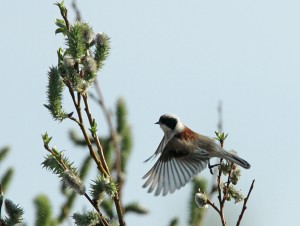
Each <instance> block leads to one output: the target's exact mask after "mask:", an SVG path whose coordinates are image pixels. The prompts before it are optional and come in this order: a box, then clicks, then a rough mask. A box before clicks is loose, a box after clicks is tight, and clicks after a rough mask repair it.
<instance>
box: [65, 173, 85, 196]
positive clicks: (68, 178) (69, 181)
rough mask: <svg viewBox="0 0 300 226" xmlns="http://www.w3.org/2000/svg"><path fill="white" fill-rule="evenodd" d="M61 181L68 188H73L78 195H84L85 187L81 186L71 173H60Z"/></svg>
mask: <svg viewBox="0 0 300 226" xmlns="http://www.w3.org/2000/svg"><path fill="white" fill-rule="evenodd" d="M61 176H62V180H63V182H64V183H65V185H67V186H68V187H70V188H73V189H74V190H75V191H76V192H77V193H78V194H80V195H84V194H85V191H86V189H85V186H84V185H83V183H82V181H81V180H80V178H79V177H78V176H77V175H75V174H74V173H73V172H72V171H70V170H66V171H64V172H63V173H62V175H61Z"/></svg>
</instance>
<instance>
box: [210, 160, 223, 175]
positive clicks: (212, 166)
mask: <svg viewBox="0 0 300 226" xmlns="http://www.w3.org/2000/svg"><path fill="white" fill-rule="evenodd" d="M220 165H221V164H220V163H218V164H214V165H210V161H209V162H208V168H209V172H210V173H211V175H214V173H213V171H212V169H213V168H214V167H216V166H220Z"/></svg>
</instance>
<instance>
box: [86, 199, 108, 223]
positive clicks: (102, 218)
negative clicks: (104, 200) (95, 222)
mask: <svg viewBox="0 0 300 226" xmlns="http://www.w3.org/2000/svg"><path fill="white" fill-rule="evenodd" d="M84 196H85V197H86V198H87V200H89V202H90V203H91V204H92V206H93V207H94V208H95V209H96V211H97V212H98V213H99V216H100V221H101V223H102V225H104V226H109V223H108V222H107V220H106V219H105V217H104V216H103V214H102V213H101V212H100V209H99V207H98V206H97V204H96V203H95V202H93V200H92V199H91V198H90V196H89V195H88V194H87V193H85V194H84Z"/></svg>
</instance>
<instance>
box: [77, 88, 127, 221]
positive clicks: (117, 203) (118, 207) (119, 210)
mask: <svg viewBox="0 0 300 226" xmlns="http://www.w3.org/2000/svg"><path fill="white" fill-rule="evenodd" d="M82 97H83V101H84V105H85V111H86V114H87V116H88V119H89V123H90V125H91V126H92V125H93V117H92V115H91V113H90V110H89V105H88V100H87V98H88V96H87V94H86V93H84V94H83V95H82ZM92 136H93V138H94V140H95V143H96V146H97V148H98V153H99V155H100V158H101V161H103V162H104V167H105V170H106V171H107V172H108V174H109V175H110V172H109V168H108V166H107V164H106V161H105V158H104V154H103V148H102V145H101V143H100V140H99V137H98V136H97V135H95V134H92ZM114 202H115V206H116V210H117V214H118V218H119V223H120V225H121V226H123V225H125V222H124V220H123V209H122V206H121V202H120V198H119V193H117V194H116V195H115V197H114Z"/></svg>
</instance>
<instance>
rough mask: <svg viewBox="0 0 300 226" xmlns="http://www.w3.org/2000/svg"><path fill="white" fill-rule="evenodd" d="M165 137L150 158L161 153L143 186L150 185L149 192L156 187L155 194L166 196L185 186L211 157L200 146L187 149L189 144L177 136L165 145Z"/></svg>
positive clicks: (146, 176) (147, 174)
mask: <svg viewBox="0 0 300 226" xmlns="http://www.w3.org/2000/svg"><path fill="white" fill-rule="evenodd" d="M164 139H165V138H163V140H162V141H161V143H160V145H159V147H158V148H157V150H156V152H155V153H154V154H153V155H152V156H151V157H150V158H149V159H151V158H152V157H155V156H156V155H158V154H160V153H161V155H160V157H159V159H158V160H157V162H156V163H155V164H154V166H153V167H152V168H151V169H150V170H149V171H148V172H147V173H146V175H145V176H144V177H143V179H146V178H147V180H146V182H145V183H144V185H143V187H148V186H149V189H148V192H149V193H150V192H152V191H154V190H155V189H156V190H155V193H154V194H155V196H158V195H160V194H161V193H162V195H163V196H165V195H167V194H168V193H173V192H174V191H175V190H178V189H180V188H181V187H184V186H185V185H186V184H187V183H188V182H189V181H190V180H191V179H192V178H193V177H194V176H195V175H197V174H198V173H199V172H201V171H202V170H203V169H204V168H205V167H206V166H207V164H208V159H209V157H210V156H209V153H207V152H206V151H205V150H203V149H200V148H199V147H194V148H193V149H186V147H188V146H187V145H185V144H182V142H181V141H179V140H178V139H176V138H173V139H171V140H170V141H169V142H168V144H167V145H165V144H164ZM180 142H181V143H180ZM149 159H147V160H146V161H148V160H149Z"/></svg>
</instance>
